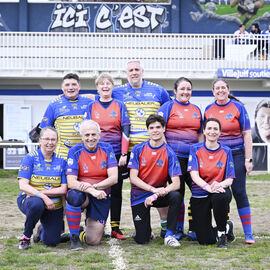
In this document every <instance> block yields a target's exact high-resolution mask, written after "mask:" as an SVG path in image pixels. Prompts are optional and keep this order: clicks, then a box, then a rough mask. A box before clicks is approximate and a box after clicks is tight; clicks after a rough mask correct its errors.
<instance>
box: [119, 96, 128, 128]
mask: <svg viewBox="0 0 270 270" xmlns="http://www.w3.org/2000/svg"><path fill="white" fill-rule="evenodd" d="M117 102H118V104H119V107H120V112H121V126H126V125H130V121H129V117H128V111H127V108H126V105H125V104H124V103H123V102H120V101H117Z"/></svg>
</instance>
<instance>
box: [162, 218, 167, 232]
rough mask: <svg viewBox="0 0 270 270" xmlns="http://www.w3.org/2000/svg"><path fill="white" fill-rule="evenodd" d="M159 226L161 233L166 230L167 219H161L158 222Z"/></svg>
mask: <svg viewBox="0 0 270 270" xmlns="http://www.w3.org/2000/svg"><path fill="white" fill-rule="evenodd" d="M160 226H161V229H162V230H163V231H166V230H167V219H161V220H160Z"/></svg>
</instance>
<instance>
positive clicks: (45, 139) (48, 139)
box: [41, 138, 57, 143]
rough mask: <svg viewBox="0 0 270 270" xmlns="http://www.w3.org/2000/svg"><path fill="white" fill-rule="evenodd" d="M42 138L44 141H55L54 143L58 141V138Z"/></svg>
mask: <svg viewBox="0 0 270 270" xmlns="http://www.w3.org/2000/svg"><path fill="white" fill-rule="evenodd" d="M41 140H43V141H45V142H50V141H51V142H53V143H55V142H56V141H57V139H54V138H52V139H51V138H41Z"/></svg>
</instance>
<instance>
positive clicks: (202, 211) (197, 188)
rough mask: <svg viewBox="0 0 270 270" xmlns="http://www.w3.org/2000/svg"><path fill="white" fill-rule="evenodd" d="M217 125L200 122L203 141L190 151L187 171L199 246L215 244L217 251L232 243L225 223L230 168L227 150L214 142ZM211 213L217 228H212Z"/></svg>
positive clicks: (211, 121)
mask: <svg viewBox="0 0 270 270" xmlns="http://www.w3.org/2000/svg"><path fill="white" fill-rule="evenodd" d="M220 133H221V125H220V122H219V121H218V120H217V119H215V118H208V119H207V120H206V121H205V122H204V128H203V134H204V136H205V141H204V142H201V143H197V144H194V145H193V146H191V149H190V156H189V163H188V170H189V171H190V175H191V177H192V180H193V183H192V188H191V193H192V196H191V199H190V205H191V211H192V217H193V226H194V229H195V232H196V235H197V239H198V241H199V243H200V244H201V245H208V244H214V243H216V242H218V248H224V249H227V243H226V238H228V239H230V240H231V241H233V240H234V239H235V237H234V235H233V223H232V222H231V221H228V222H227V218H228V213H229V204H230V201H231V199H232V194H231V191H230V189H229V187H230V186H231V184H232V182H233V178H234V177H235V174H234V165H233V159H232V152H231V150H230V148H228V147H226V146H224V145H221V144H220V143H218V138H219V135H220ZM212 210H213V214H214V218H215V222H216V225H217V227H215V228H214V227H213V226H212Z"/></svg>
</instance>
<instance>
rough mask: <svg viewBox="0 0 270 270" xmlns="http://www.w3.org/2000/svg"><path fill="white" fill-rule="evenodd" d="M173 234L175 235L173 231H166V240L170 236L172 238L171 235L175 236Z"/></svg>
mask: <svg viewBox="0 0 270 270" xmlns="http://www.w3.org/2000/svg"><path fill="white" fill-rule="evenodd" d="M173 234H174V232H173V231H171V230H168V229H167V230H166V235H165V238H166V237H168V236H170V235H173Z"/></svg>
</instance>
